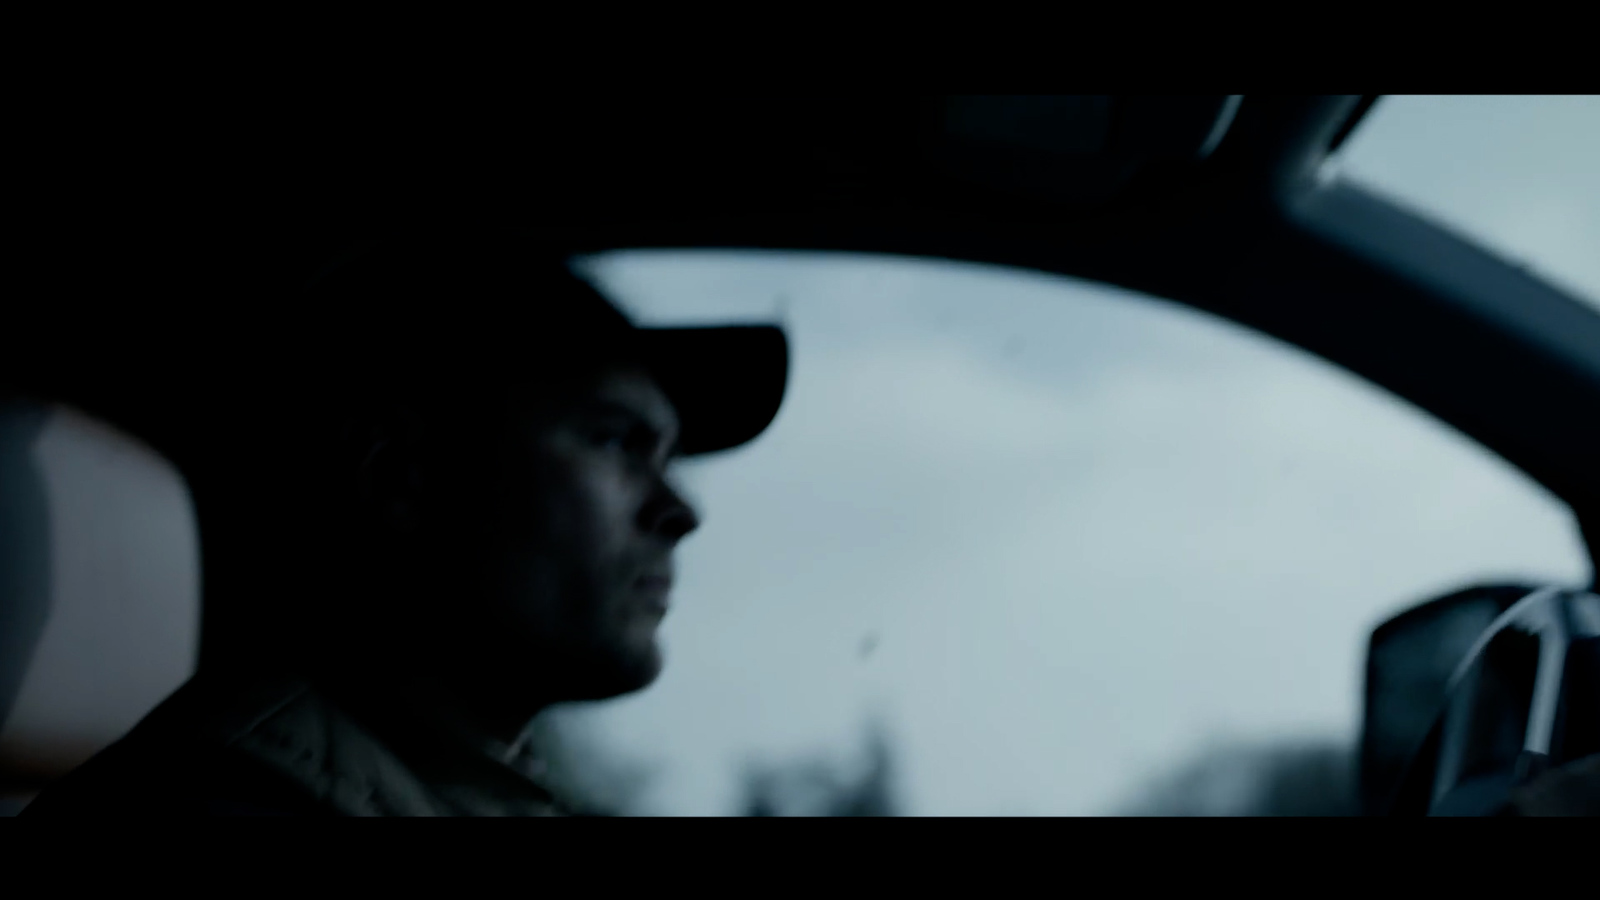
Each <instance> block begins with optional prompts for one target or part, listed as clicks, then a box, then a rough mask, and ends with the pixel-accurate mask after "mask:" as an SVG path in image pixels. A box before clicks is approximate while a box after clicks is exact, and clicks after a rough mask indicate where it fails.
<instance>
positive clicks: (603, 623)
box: [424, 366, 699, 702]
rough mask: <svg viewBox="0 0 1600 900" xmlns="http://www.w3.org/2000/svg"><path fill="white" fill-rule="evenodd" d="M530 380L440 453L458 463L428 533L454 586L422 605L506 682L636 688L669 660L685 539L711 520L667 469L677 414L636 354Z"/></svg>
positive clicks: (559, 692) (434, 506) (595, 694)
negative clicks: (519, 394) (667, 640)
mask: <svg viewBox="0 0 1600 900" xmlns="http://www.w3.org/2000/svg"><path fill="white" fill-rule="evenodd" d="M531 393H532V396H529V397H527V398H526V402H518V403H515V404H513V405H512V407H513V408H512V410H511V412H509V413H508V414H507V415H506V416H505V418H504V421H502V422H499V423H488V424H491V425H492V426H493V427H491V428H489V429H486V436H484V437H483V439H482V441H481V443H477V442H473V441H470V440H467V441H462V444H463V445H467V444H472V443H476V446H469V447H467V448H466V449H467V452H465V453H450V454H446V456H445V457H443V458H448V459H450V460H451V462H450V463H449V464H448V465H447V466H439V465H438V463H437V462H436V463H435V468H436V471H437V469H438V468H445V469H446V471H444V472H442V473H438V474H440V475H442V476H443V477H442V479H440V478H438V477H437V475H435V476H434V477H431V478H430V479H429V480H430V481H433V482H434V483H436V484H438V483H441V481H442V482H443V483H444V484H447V485H448V489H447V491H446V492H445V494H446V495H447V496H448V499H445V500H443V501H440V500H439V499H438V498H437V497H436V498H435V500H434V502H432V503H430V504H429V506H430V508H431V510H432V515H431V516H430V519H431V521H429V522H428V523H427V525H426V527H425V528H424V533H425V540H427V541H428V542H429V543H430V544H432V548H431V550H432V551H433V552H432V553H430V555H431V556H433V557H434V559H435V561H436V562H437V563H438V564H439V566H438V569H437V570H436V574H437V575H442V576H443V577H442V583H443V584H444V585H447V586H449V588H453V589H449V588H447V589H446V590H444V591H441V592H440V594H441V595H440V596H438V597H436V598H435V600H434V603H436V604H437V605H432V604H429V603H425V604H424V609H429V610H430V611H429V612H427V613H426V614H425V616H426V618H428V619H430V620H434V621H435V622H436V624H437V625H438V626H439V633H440V634H441V636H442V635H443V634H444V633H446V632H449V633H453V634H455V635H457V636H458V637H459V639H460V640H458V641H457V647H456V648H455V649H456V651H457V652H463V653H466V654H477V655H478V656H479V657H480V658H479V659H477V660H475V661H474V662H475V664H477V665H482V666H484V667H485V668H487V669H490V670H492V671H493V672H494V675H493V677H494V678H495V679H496V681H497V682H498V683H497V684H496V685H494V686H493V687H494V689H496V690H497V691H498V690H503V691H508V692H510V693H516V692H518V691H519V690H545V691H549V692H550V693H551V694H552V696H550V697H549V698H548V699H549V700H550V701H552V702H554V701H559V700H587V699H601V698H604V697H610V696H616V695H618V694H623V693H628V692H630V691H635V690H638V689H640V688H643V687H645V686H647V685H648V684H650V683H651V682H652V681H653V680H654V679H655V678H656V676H657V675H658V674H659V672H660V669H661V665H662V659H661V653H660V650H659V647H658V645H657V642H656V631H657V628H658V626H659V625H660V623H661V620H662V617H663V616H664V615H665V613H666V611H667V604H668V596H669V592H670V589H671V586H672V579H673V568H672V553H673V550H674V548H675V547H676V545H677V543H678V541H679V540H681V539H682V538H683V537H684V536H685V535H687V534H688V533H689V532H691V531H693V530H694V529H695V528H696V527H697V526H698V524H699V523H698V519H697V517H696V514H695V512H694V511H693V510H692V509H691V508H690V507H689V505H688V504H687V503H686V502H685V501H684V500H683V499H682V498H681V497H680V496H679V495H678V493H677V492H676V491H675V490H674V489H673V488H672V487H671V486H670V485H669V483H668V480H667V475H668V469H669V465H670V464H671V463H672V462H673V460H674V456H675V451H676V442H677V437H678V421H677V416H676V413H675V411H674V409H673V407H672V404H671V403H670V402H669V401H668V399H667V398H666V396H665V395H664V394H663V393H662V391H661V390H660V389H659V387H657V385H656V384H655V382H654V381H653V380H652V379H651V378H650V377H649V376H648V375H646V374H645V373H644V372H642V371H640V370H637V369H634V368H631V367H623V366H617V367H609V368H606V369H604V370H602V371H601V372H600V373H599V374H597V375H595V376H593V377H587V378H582V379H574V380H571V381H569V382H567V383H565V384H563V385H560V386H554V387H548V388H545V389H541V390H538V391H536V392H531ZM459 437H465V436H459ZM433 458H434V459H435V460H440V459H441V457H433ZM427 624H428V623H426V622H425V623H424V627H425V628H426V627H427Z"/></svg>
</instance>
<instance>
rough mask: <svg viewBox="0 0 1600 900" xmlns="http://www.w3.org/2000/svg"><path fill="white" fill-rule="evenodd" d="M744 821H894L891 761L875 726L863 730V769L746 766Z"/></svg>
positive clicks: (826, 764)
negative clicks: (763, 818)
mask: <svg viewBox="0 0 1600 900" xmlns="http://www.w3.org/2000/svg"><path fill="white" fill-rule="evenodd" d="M740 805H741V809H742V811H743V815H746V816H898V815H901V804H900V801H899V796H898V793H897V791H896V784H895V767H894V757H893V754H892V753H891V751H890V749H889V740H888V738H887V736H886V735H885V734H884V730H883V728H882V727H881V726H879V725H876V724H874V725H873V726H870V727H869V728H868V730H867V739H866V754H865V765H864V766H862V767H861V770H860V772H859V773H858V774H856V775H855V776H854V777H852V776H851V774H850V773H849V772H848V770H847V767H845V766H841V765H838V764H836V763H834V762H832V761H829V760H825V759H820V758H812V759H807V760H802V761H799V762H791V763H787V764H780V765H771V764H758V765H755V766H752V767H751V768H750V769H749V771H748V772H747V773H746V776H745V785H744V799H743V801H742V802H741V804H740Z"/></svg>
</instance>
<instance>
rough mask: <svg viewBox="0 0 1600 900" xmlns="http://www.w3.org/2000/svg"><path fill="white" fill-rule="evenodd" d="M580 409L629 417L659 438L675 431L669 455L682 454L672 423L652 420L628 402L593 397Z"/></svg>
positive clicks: (605, 414)
mask: <svg viewBox="0 0 1600 900" xmlns="http://www.w3.org/2000/svg"><path fill="white" fill-rule="evenodd" d="M578 410H579V412H580V413H581V414H584V415H595V416H619V417H622V418H626V419H629V420H631V421H633V422H635V423H637V424H638V425H640V426H642V427H644V428H646V429H648V430H649V431H650V433H651V434H653V435H655V436H656V437H657V438H661V437H665V436H666V435H667V434H668V432H669V431H671V432H673V434H672V442H671V443H670V444H669V445H668V446H667V455H668V456H681V455H682V451H681V450H680V448H679V435H678V434H677V433H676V431H677V429H676V428H675V427H673V426H672V425H665V426H664V424H663V423H661V422H657V421H654V420H652V419H651V418H650V417H649V416H647V415H645V414H644V413H642V412H640V411H639V410H637V409H635V408H633V407H631V406H629V405H627V404H626V403H618V402H617V401H615V400H605V399H601V398H592V399H589V400H585V401H583V402H581V403H580V404H579V406H578Z"/></svg>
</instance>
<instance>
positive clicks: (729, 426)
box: [639, 325, 789, 456]
mask: <svg viewBox="0 0 1600 900" xmlns="http://www.w3.org/2000/svg"><path fill="white" fill-rule="evenodd" d="M639 337H640V338H642V341H641V343H642V350H643V352H644V355H645V360H644V361H645V364H646V365H647V366H648V367H649V369H650V372H651V374H652V375H653V376H654V377H655V379H656V382H657V383H658V384H659V385H660V386H661V389H662V391H663V392H664V393H666V395H667V398H668V399H669V400H671V401H672V403H673V406H674V407H676V409H677V413H678V421H679V425H680V433H679V450H680V452H681V453H682V454H683V455H684V456H699V455H702V454H707V453H716V452H718V451H721V450H731V449H733V448H734V447H738V446H740V445H741V444H746V443H749V442H750V441H752V440H754V439H755V438H756V437H757V436H758V435H760V434H761V433H762V432H763V431H765V430H766V429H767V426H768V425H771V424H772V420H773V419H774V418H776V417H777V415H778V408H779V407H780V406H782V404H783V395H784V391H785V389H786V388H787V386H788V381H789V343H788V340H787V339H786V338H785V336H784V333H783V330H782V329H781V328H778V327H776V326H772V325H738V326H726V327H717V328H640V329H639Z"/></svg>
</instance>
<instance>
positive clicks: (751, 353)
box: [307, 233, 789, 456]
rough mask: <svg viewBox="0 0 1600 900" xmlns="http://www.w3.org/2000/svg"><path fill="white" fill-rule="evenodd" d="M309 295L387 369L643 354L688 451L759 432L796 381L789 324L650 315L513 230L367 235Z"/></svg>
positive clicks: (470, 372) (514, 368)
mask: <svg viewBox="0 0 1600 900" xmlns="http://www.w3.org/2000/svg"><path fill="white" fill-rule="evenodd" d="M307 293H308V297H309V299H310V300H311V304H310V308H311V309H313V310H317V311H319V316H320V318H321V319H322V324H323V325H324V326H326V327H324V328H322V329H320V330H321V331H322V333H323V334H324V336H326V337H332V338H334V340H335V341H337V346H335V347H334V348H332V349H334V351H335V353H336V355H339V356H341V357H343V359H344V360H345V363H346V365H350V366H356V367H360V368H361V369H363V370H364V371H365V372H366V373H367V374H368V375H370V376H372V377H376V378H392V377H405V378H421V379H455V380H460V379H462V378H463V377H465V378H466V379H467V380H470V379H472V378H507V379H517V378H522V379H538V378H542V377H546V376H550V375H555V374H559V373H560V372H561V371H563V370H564V369H569V368H575V367H581V366H583V365H585V364H586V363H588V362H593V361H596V360H597V359H600V358H601V357H605V358H606V359H607V361H627V362H630V363H635V364H639V365H642V366H643V367H644V368H645V369H646V370H647V371H648V372H649V374H650V375H651V376H652V377H653V378H654V379H655V381H656V383H657V384H658V385H659V386H660V387H661V389H662V391H663V392H664V393H665V394H666V396H667V398H668V399H669V400H670V401H671V402H672V404H673V406H674V407H675V408H676V410H677V413H678V418H679V423H680V436H679V448H680V452H681V453H682V454H683V455H685V456H697V455H703V454H707V453H714V452H718V451H722V450H728V449H732V448H734V447H738V446H740V445H742V444H745V443H747V442H749V441H751V440H753V439H754V438H756V437H757V436H758V435H760V434H761V433H762V432H763V431H764V430H766V428H767V426H768V425H770V424H771V423H772V420H773V419H774V418H775V417H776V415H777V413H778V409H779V407H780V405H781V404H782V401H783V396H784V391H785V388H786V386H787V382H788V364H789V359H788V342H787V339H786V337H785V335H784V332H783V330H782V329H781V328H779V327H777V326H775V325H771V324H730V325H724V326H715V327H673V328H646V327H640V326H638V325H636V324H635V323H634V322H633V321H632V320H631V319H629V318H628V316H627V315H626V314H625V313H623V312H622V311H621V310H620V309H618V308H617V306H616V305H614V304H613V303H612V302H611V301H610V300H608V299H607V298H606V297H605V296H604V295H602V294H601V293H600V291H599V290H598V289H597V288H596V287H595V286H594V285H593V284H591V283H590V282H589V281H587V280H586V279H585V278H583V277H581V276H580V275H578V274H577V273H576V272H575V271H574V270H573V268H572V266H571V264H570V262H569V260H568V259H567V258H566V257H564V256H563V255H562V254H560V253H558V252H555V251H552V250H550V249H548V248H546V247H542V246H541V245H539V244H538V243H537V242H536V241H534V240H533V239H530V238H523V237H520V236H518V235H515V234H503V233H496V234H490V235H482V234H467V235H461V234H451V235H443V236H440V235H420V236H419V235H408V236H404V237H399V238H390V239H386V240H376V241H369V242H366V243H363V244H360V245H358V246H356V247H353V248H351V249H350V250H349V251H347V252H346V253H345V254H344V255H343V256H341V257H340V258H338V259H336V260H335V261H334V262H332V263H331V264H330V265H328V266H327V267H325V268H324V269H323V270H322V271H321V272H319V273H318V274H317V275H316V277H314V278H313V279H312V280H311V282H310V284H308V285H307Z"/></svg>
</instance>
